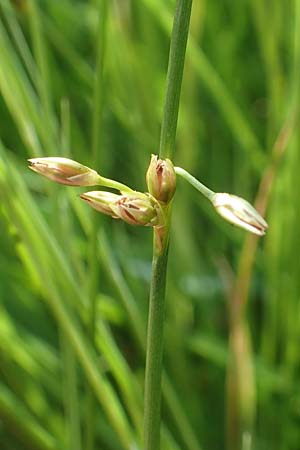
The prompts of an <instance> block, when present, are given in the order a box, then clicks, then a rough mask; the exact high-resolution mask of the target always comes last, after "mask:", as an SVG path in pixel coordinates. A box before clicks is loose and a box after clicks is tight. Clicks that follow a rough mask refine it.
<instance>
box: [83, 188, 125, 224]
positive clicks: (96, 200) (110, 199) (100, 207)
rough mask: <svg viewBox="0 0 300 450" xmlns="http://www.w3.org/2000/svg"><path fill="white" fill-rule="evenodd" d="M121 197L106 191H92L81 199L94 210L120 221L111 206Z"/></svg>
mask: <svg viewBox="0 0 300 450" xmlns="http://www.w3.org/2000/svg"><path fill="white" fill-rule="evenodd" d="M120 197H121V196H120V195H117V194H113V193H112V192H105V191H91V192H86V193H85V194H81V195H80V198H81V199H82V200H84V201H85V202H86V203H88V204H89V205H90V206H91V207H92V208H94V209H96V210H97V211H99V212H101V213H103V214H106V215H107V216H111V217H113V218H114V219H118V218H119V217H118V216H116V215H115V213H114V211H113V210H112V208H111V206H110V205H111V204H113V203H115V202H117V200H118V199H119V198H120Z"/></svg>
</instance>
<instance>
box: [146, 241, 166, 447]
mask: <svg viewBox="0 0 300 450" xmlns="http://www.w3.org/2000/svg"><path fill="white" fill-rule="evenodd" d="M159 246H160V237H159V236H158V234H157V233H155V234H154V242H153V247H154V248H153V252H154V256H153V261H152V280H151V288H150V304H149V316H148V335H147V353H146V378H145V415H144V449H145V450H159V448H160V403H161V373H162V354H163V328H164V308H165V291H166V273H167V262H168V243H167V242H166V245H164V249H163V251H162V252H160V253H158V252H157V247H159Z"/></svg>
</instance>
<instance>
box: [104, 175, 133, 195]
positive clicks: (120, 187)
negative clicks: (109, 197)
mask: <svg viewBox="0 0 300 450" xmlns="http://www.w3.org/2000/svg"><path fill="white" fill-rule="evenodd" d="M99 186H104V187H108V188H111V189H116V190H118V191H122V192H129V193H130V192H135V191H134V189H131V188H130V187H128V186H126V184H123V183H119V182H118V181H115V180H110V179H109V178H104V177H101V176H99Z"/></svg>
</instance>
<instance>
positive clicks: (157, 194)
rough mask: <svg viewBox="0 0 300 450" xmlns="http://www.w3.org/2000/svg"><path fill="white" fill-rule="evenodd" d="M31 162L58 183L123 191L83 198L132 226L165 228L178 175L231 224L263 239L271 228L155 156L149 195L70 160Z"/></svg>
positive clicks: (233, 199)
mask: <svg viewBox="0 0 300 450" xmlns="http://www.w3.org/2000/svg"><path fill="white" fill-rule="evenodd" d="M28 161H29V164H30V165H29V167H30V169H32V170H33V171H34V172H37V173H39V174H41V175H44V176H45V177H47V178H49V179H50V180H52V181H56V182H57V183H61V184H65V185H68V186H96V185H102V186H107V187H110V188H114V189H118V190H120V191H121V194H119V195H117V194H113V193H111V192H104V191H91V192H87V193H85V194H82V195H81V196H80V197H81V198H82V199H83V200H84V201H85V202H87V203H88V204H89V205H90V206H91V207H93V208H94V209H96V210H97V211H100V212H102V213H103V214H106V215H109V216H111V217H113V218H115V219H122V220H123V221H124V222H127V223H129V224H130V225H144V226H153V227H156V226H158V227H160V226H162V225H164V220H165V219H164V209H165V207H166V206H167V205H168V204H169V203H170V201H171V200H172V198H173V195H174V193H175V189H176V173H178V174H180V175H182V176H183V177H184V178H186V179H187V180H188V181H189V182H191V184H193V185H194V187H196V189H198V190H199V191H200V192H202V193H203V195H205V196H206V197H207V198H208V199H209V200H210V201H211V202H212V204H213V206H214V207H215V209H216V211H217V212H218V213H219V214H220V215H221V216H222V217H223V218H224V219H226V220H227V221H229V222H230V223H232V224H234V225H236V226H238V227H240V228H243V229H245V230H247V231H250V232H252V233H254V234H256V235H258V236H263V235H264V234H265V232H266V229H267V228H268V225H267V223H266V222H265V220H264V219H263V218H262V217H261V215H260V214H259V213H258V212H257V211H256V209H255V208H253V206H252V205H250V203H248V202H247V201H246V200H244V199H243V198H240V197H237V196H236V195H231V194H226V193H214V192H213V191H210V190H209V189H208V188H206V187H205V186H204V185H202V184H201V183H200V182H198V180H196V179H195V178H194V177H192V176H191V175H190V174H188V173H187V172H186V171H185V170H183V169H181V168H178V167H176V168H175V169H174V167H173V164H172V162H171V161H170V160H169V159H166V160H162V159H158V157H157V156H156V155H152V157H151V162H150V165H149V168H148V171H147V175H146V180H147V185H148V190H149V193H146V194H144V193H141V192H136V191H133V190H132V189H130V188H128V187H127V186H124V185H121V184H120V183H118V182H115V181H113V180H108V179H106V178H103V177H101V176H100V175H99V174H98V173H97V172H96V171H95V170H93V169H90V168H89V167H87V166H84V165H82V164H80V163H78V162H76V161H73V160H71V159H68V158H61V157H51V158H33V159H29V160H28ZM191 180H192V181H191ZM122 187H123V188H126V190H127V191H128V192H125V189H124V191H123V188H122Z"/></svg>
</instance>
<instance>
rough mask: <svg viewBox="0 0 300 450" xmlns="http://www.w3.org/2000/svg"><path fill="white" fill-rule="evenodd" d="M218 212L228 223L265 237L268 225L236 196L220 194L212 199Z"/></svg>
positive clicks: (244, 201) (253, 209) (248, 204)
mask: <svg viewBox="0 0 300 450" xmlns="http://www.w3.org/2000/svg"><path fill="white" fill-rule="evenodd" d="M212 204H213V205H214V207H215V208H216V211H217V212H218V213H219V214H220V215H221V216H222V217H223V218H224V219H226V220H228V222H231V223H232V224H234V225H236V226H238V227H240V228H244V230H247V231H251V233H254V234H257V235H258V236H263V235H264V234H265V231H266V229H267V228H268V224H267V223H266V221H265V220H264V219H263V218H262V217H261V215H260V214H259V213H258V212H257V211H256V209H255V208H253V206H252V205H250V203H249V202H247V201H246V200H244V199H243V198H241V197H237V196H236V195H231V194H225V193H218V194H214V195H213V197H212Z"/></svg>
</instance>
